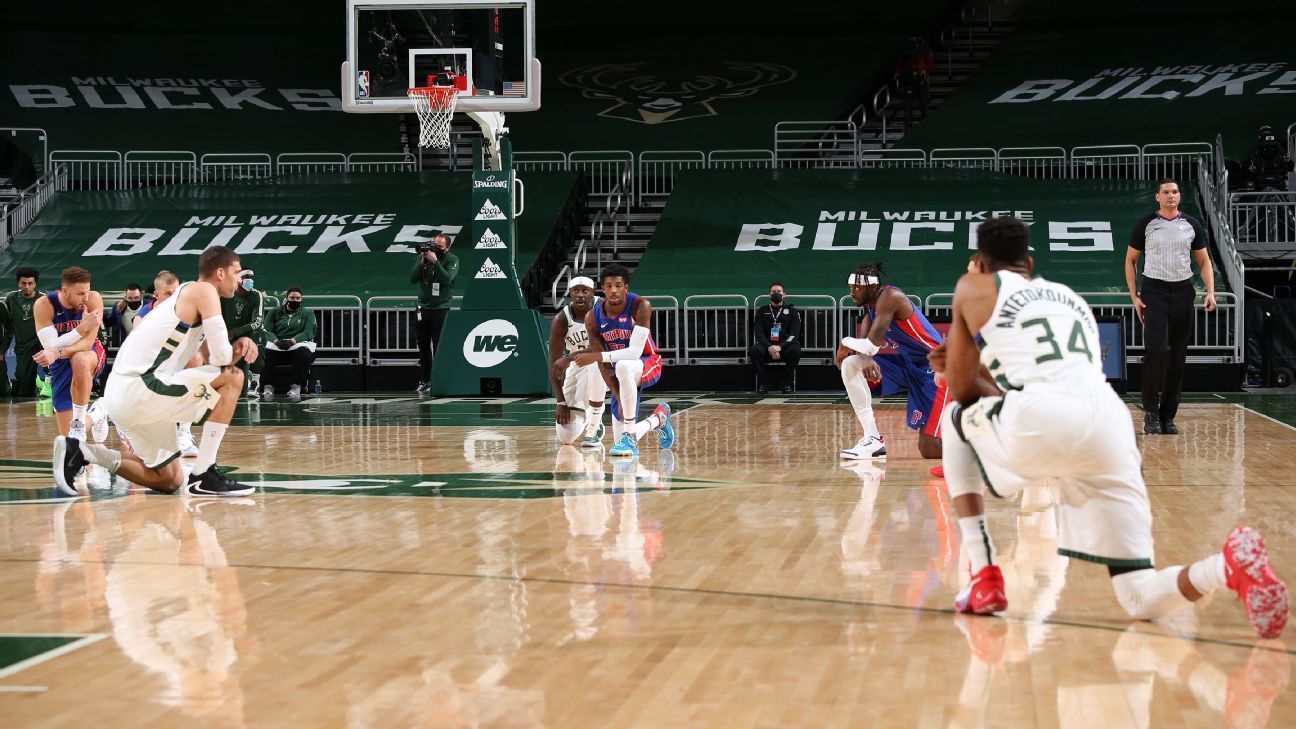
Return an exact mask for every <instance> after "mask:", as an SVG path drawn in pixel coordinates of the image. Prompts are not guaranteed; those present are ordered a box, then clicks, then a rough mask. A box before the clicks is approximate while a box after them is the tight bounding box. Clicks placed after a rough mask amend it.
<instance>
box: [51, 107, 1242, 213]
mask: <svg viewBox="0 0 1296 729" xmlns="http://www.w3.org/2000/svg"><path fill="white" fill-rule="evenodd" d="M853 126H854V122H850V121H843V122H779V124H778V125H776V132H775V149H774V150H768V149H717V150H712V151H710V152H704V151H702V150H678V151H651V150H650V151H645V152H641V153H640V154H639V155H638V157H637V158H636V156H635V155H634V154H632V153H631V152H629V151H627V150H594V151H578V152H572V153H570V154H565V153H563V152H558V151H535V152H516V153H515V155H514V164H515V166H516V168H517V170H518V171H519V172H525V171H532V170H574V171H579V172H584V173H585V174H586V175H587V176H588V177H589V180H590V193H589V194H590V196H591V197H593V198H595V199H597V198H607V197H612V196H615V195H617V194H621V195H623V196H626V199H624V200H622V201H620V202H624V203H630V202H634V203H640V204H641V203H643V202H646V201H654V200H661V199H664V198H666V197H668V196H669V194H670V192H671V190H672V189H673V186H674V179H675V175H676V174H677V173H678V172H679V171H680V170H682V169H770V168H775V167H785V168H863V169H877V168H896V167H917V168H948V167H962V168H980V169H987V170H993V171H998V172H1005V173H1009V174H1017V175H1022V176H1026V177H1035V178H1054V179H1065V178H1074V179H1094V178H1117V179H1159V178H1160V177H1167V176H1168V177H1175V178H1176V179H1195V177H1196V170H1197V169H1198V168H1199V167H1202V166H1205V167H1206V168H1207V169H1208V172H1209V173H1210V175H1211V178H1212V179H1218V178H1219V177H1220V176H1221V174H1222V172H1223V161H1222V160H1223V158H1222V150H1221V149H1220V145H1219V144H1218V143H1217V144H1215V145H1211V144H1207V143H1204V142H1200V143H1182V144H1178V143H1177V144H1148V145H1144V146H1142V147H1139V146H1137V145H1132V144H1131V145H1108V146H1100V147H1075V148H1073V149H1071V150H1069V151H1068V150H1065V149H1063V148H1061V147H1037V148H1014V147H1008V148H1003V149H998V150H996V149H991V148H988V147H987V148H963V149H960V148H936V149H933V150H930V151H924V150H921V149H863V148H861V147H860V146H859V144H858V140H857V139H855V137H854V136H853V135H852V133H851V128H852V127H853ZM49 163H50V165H51V166H52V165H54V164H56V163H62V164H64V165H66V166H67V168H68V177H67V188H66V189H77V190H117V189H123V188H131V187H143V186H154V185H166V184H181V183H191V182H228V181H234V180H265V179H271V178H273V177H275V176H292V175H298V174H307V173H333V172H407V171H416V170H417V169H418V160H417V159H415V158H414V157H412V156H410V155H407V154H404V153H393V154H387V153H368V152H355V153H352V154H343V153H341V152H320V153H313V152H312V153H303V152H289V153H283V154H279V155H276V156H275V157H274V158H273V161H272V160H271V158H270V156H269V155H266V154H263V153H247V154H243V153H229V154H204V155H202V157H201V158H198V157H196V156H195V155H194V153H193V152H188V151H175V152H152V151H130V152H127V153H126V154H125V155H123V154H122V153H120V152H116V151H112V150H55V151H53V152H50V154H49ZM627 207H628V205H627Z"/></svg>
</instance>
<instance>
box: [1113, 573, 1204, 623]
mask: <svg viewBox="0 0 1296 729" xmlns="http://www.w3.org/2000/svg"><path fill="white" fill-rule="evenodd" d="M1182 570H1183V567H1167V568H1165V569H1163V570H1154V569H1146V570H1138V571H1136V572H1126V573H1124V574H1120V575H1116V576H1115V577H1113V578H1112V587H1113V588H1114V589H1115V590H1116V600H1117V601H1118V602H1120V604H1121V607H1123V608H1125V612H1127V613H1129V614H1130V617H1132V618H1134V619H1135V620H1156V619H1158V618H1162V617H1165V616H1166V615H1169V614H1170V613H1172V612H1174V611H1176V610H1180V609H1182V608H1185V607H1188V606H1189V605H1192V603H1191V602H1189V600H1188V598H1186V597H1184V596H1183V593H1181V592H1179V573H1180V572H1181V571H1182Z"/></svg>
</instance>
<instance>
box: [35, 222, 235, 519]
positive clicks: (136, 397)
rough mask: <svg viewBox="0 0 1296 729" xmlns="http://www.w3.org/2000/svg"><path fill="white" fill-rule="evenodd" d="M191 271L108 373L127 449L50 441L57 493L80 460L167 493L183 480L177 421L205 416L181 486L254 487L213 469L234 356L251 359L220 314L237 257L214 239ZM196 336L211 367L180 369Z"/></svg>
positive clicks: (226, 418) (228, 492)
mask: <svg viewBox="0 0 1296 729" xmlns="http://www.w3.org/2000/svg"><path fill="white" fill-rule="evenodd" d="M198 269H199V279H198V281H196V282H190V283H185V284H182V285H181V286H180V288H179V289H178V290H177V291H176V293H175V295H174V296H172V297H170V298H169V299H167V300H166V301H164V302H163V303H161V304H159V305H158V306H157V307H156V308H154V309H153V311H152V313H150V314H149V316H148V317H147V318H146V319H144V320H143V321H141V322H140V323H138V324H136V326H135V329H134V331H132V332H131V335H130V336H129V337H127V338H126V341H125V342H123V343H122V347H121V349H120V350H119V351H118V353H117V360H116V362H115V363H114V364H113V371H112V374H110V375H109V376H108V386H107V387H106V388H105V390H104V401H105V404H106V409H107V411H108V415H109V416H111V417H112V419H113V422H114V423H116V424H117V429H118V430H119V431H120V432H121V434H122V435H123V436H124V437H125V438H126V439H127V440H129V442H130V444H131V446H132V447H133V448H134V454H129V453H121V452H119V451H115V450H112V449H110V448H106V447H104V446H100V445H93V444H89V443H85V442H83V441H81V440H80V439H78V438H71V437H69V438H64V437H63V436H59V437H58V438H55V439H54V480H55V483H57V484H58V486H59V488H60V489H61V490H62V491H63V492H64V493H67V494H68V495H71V496H75V495H76V494H77V491H76V487H75V486H74V485H73V479H74V478H75V477H76V475H77V473H78V472H80V470H81V468H82V467H84V466H85V464H86V463H87V462H89V463H94V464H96V465H99V466H103V467H104V468H107V469H108V471H109V472H110V473H113V474H116V475H120V476H121V477H122V478H125V479H127V480H129V481H132V482H134V483H137V484H139V485H141V486H147V487H148V488H151V489H154V490H157V491H163V492H166V493H174V492H175V491H176V490H178V489H179V488H180V487H181V485H182V484H184V474H183V472H182V471H181V470H180V464H179V463H178V462H177V460H176V459H177V457H178V456H179V455H180V443H179V438H178V435H177V431H176V423H177V422H181V423H187V422H198V421H204V420H205V422H204V424H203V434H202V444H201V445H200V446H199V448H198V460H197V462H196V463H195V464H194V469H193V473H192V475H191V476H190V477H189V482H188V487H187V491H188V493H190V494H196V495H211V496H246V495H248V494H250V493H252V491H253V488H252V487H251V486H245V485H243V484H240V483H238V482H236V481H234V480H233V479H231V478H229V477H228V476H226V475H225V474H223V473H221V472H220V471H219V470H218V469H217V468H216V452H217V450H218V449H219V448H220V443H221V440H222V439H223V438H224V437H225V430H226V429H227V428H228V427H229V422H230V418H231V417H232V416H233V414H234V406H235V405H236V404H237V402H238V396H239V393H240V391H241V390H242V388H243V373H242V372H241V371H240V370H239V369H238V368H237V367H234V366H233V363H234V362H237V361H238V360H240V359H242V360H255V359H256V357H257V347H256V344H255V343H253V342H252V340H251V339H248V338H247V337H242V338H240V339H237V340H235V341H234V342H233V343H231V342H230V341H229V335H228V334H227V333H226V330H225V321H224V319H222V318H221V309H220V299H221V298H222V297H223V298H229V297H230V296H233V295H234V289H235V288H236V287H237V286H238V278H239V277H238V274H239V258H238V256H237V255H236V254H235V253H234V252H233V251H231V250H230V249H229V248H226V247H224V246H213V247H211V248H208V249H207V250H205V251H203V254H202V256H201V257H200V258H199V259H198ZM204 340H205V344H206V348H207V353H208V356H207V361H208V362H209V363H211V364H209V365H204V366H201V367H193V368H189V367H186V364H187V363H188V362H189V361H190V359H191V358H192V357H193V356H194V354H196V353H197V352H198V348H199V347H200V346H203V344H204ZM212 365H216V366H212Z"/></svg>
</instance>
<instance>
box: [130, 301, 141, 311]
mask: <svg viewBox="0 0 1296 729" xmlns="http://www.w3.org/2000/svg"><path fill="white" fill-rule="evenodd" d="M143 303H144V302H143V301H127V302H126V308H127V309H130V310H131V311H134V310H135V309H138V308H140V304H143Z"/></svg>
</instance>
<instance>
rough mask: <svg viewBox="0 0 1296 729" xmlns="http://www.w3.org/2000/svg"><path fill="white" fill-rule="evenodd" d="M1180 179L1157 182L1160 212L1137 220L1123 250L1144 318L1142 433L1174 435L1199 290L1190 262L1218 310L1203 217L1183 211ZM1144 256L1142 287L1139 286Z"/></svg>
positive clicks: (1129, 283) (1136, 305)
mask: <svg viewBox="0 0 1296 729" xmlns="http://www.w3.org/2000/svg"><path fill="white" fill-rule="evenodd" d="M1180 200H1181V194H1180V192H1179V183H1178V182H1175V181H1174V180H1171V179H1165V180H1161V181H1160V182H1158V183H1157V190H1156V201H1157V205H1158V206H1159V207H1158V209H1157V211H1156V212H1153V213H1148V214H1147V215H1145V216H1143V217H1142V218H1140V219H1139V221H1138V223H1136V224H1135V225H1134V230H1133V232H1132V233H1130V242H1129V251H1128V252H1127V254H1126V255H1125V285H1126V286H1128V287H1129V292H1130V298H1131V299H1132V300H1133V302H1134V311H1135V313H1137V314H1138V318H1139V321H1140V322H1142V323H1143V343H1144V355H1143V432H1144V433H1148V434H1155V433H1166V434H1175V433H1178V432H1179V428H1178V427H1176V426H1175V422H1174V418H1175V414H1176V413H1177V412H1178V411H1179V396H1180V393H1181V392H1182V390H1183V378H1184V366H1185V365H1186V364H1187V360H1188V338H1189V337H1190V336H1192V328H1193V308H1194V302H1195V300H1196V298H1197V291H1196V289H1194V288H1193V285H1192V262H1193V261H1194V260H1196V261H1197V268H1198V270H1200V271H1201V278H1202V283H1204V284H1205V285H1206V302H1205V306H1204V308H1205V309H1206V311H1214V310H1215V271H1214V270H1213V269H1212V268H1211V260H1210V253H1208V252H1207V250H1206V229H1205V228H1203V227H1202V224H1201V221H1199V220H1197V219H1196V218H1194V217H1192V216H1191V215H1187V214H1185V213H1183V212H1181V211H1180V210H1179V203H1180ZM1140 256H1146V258H1145V259H1144V261H1143V289H1142V291H1139V289H1138V288H1137V286H1136V279H1137V277H1138V259H1139V257H1140Z"/></svg>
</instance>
